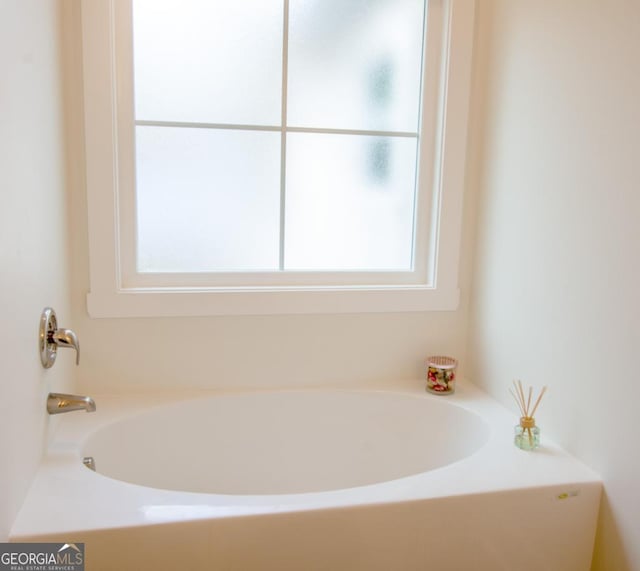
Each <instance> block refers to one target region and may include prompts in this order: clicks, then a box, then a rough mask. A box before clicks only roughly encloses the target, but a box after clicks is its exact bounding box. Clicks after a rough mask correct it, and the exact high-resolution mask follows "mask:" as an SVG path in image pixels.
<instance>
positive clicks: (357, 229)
mask: <svg viewBox="0 0 640 571" xmlns="http://www.w3.org/2000/svg"><path fill="white" fill-rule="evenodd" d="M416 148H417V142H416V139H415V138H412V137H411V138H404V137H403V138H398V137H371V136H359V135H358V136H356V135H319V134H306V133H293V134H290V135H289V137H288V142H287V195H286V218H285V221H286V225H285V268H286V269H287V270H409V269H411V267H412V238H413V211H414V188H415V173H416Z"/></svg>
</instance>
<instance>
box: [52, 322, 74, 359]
mask: <svg viewBox="0 0 640 571" xmlns="http://www.w3.org/2000/svg"><path fill="white" fill-rule="evenodd" d="M50 339H51V342H52V343H55V344H56V345H57V346H58V347H71V348H72V349H75V350H76V365H79V364H80V342H79V341H78V336H77V335H76V334H75V333H74V332H73V331H72V330H71V329H56V330H55V331H54V332H53V334H52V335H51V336H50Z"/></svg>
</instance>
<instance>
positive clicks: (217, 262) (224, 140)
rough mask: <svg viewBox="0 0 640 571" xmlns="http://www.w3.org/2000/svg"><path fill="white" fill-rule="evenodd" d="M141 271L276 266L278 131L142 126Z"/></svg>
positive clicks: (138, 143)
mask: <svg viewBox="0 0 640 571" xmlns="http://www.w3.org/2000/svg"><path fill="white" fill-rule="evenodd" d="M136 146H137V229H138V238H137V246H138V271H140V272H201V271H217V270H230V271H234V270H277V269H278V264H279V246H278V240H279V218H280V206H279V198H280V136H279V135H278V134H276V133H268V132H266V133H265V132H256V131H231V130H210V129H185V128H180V129H176V128H166V127H164V128H163V127H137V129H136Z"/></svg>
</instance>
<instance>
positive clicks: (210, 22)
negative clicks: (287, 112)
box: [133, 0, 284, 125]
mask: <svg viewBox="0 0 640 571" xmlns="http://www.w3.org/2000/svg"><path fill="white" fill-rule="evenodd" d="M283 17H284V16H283V2H282V0H232V1H231V2H230V1H228V0H134V2H133V30H134V33H133V40H134V47H133V51H134V76H135V79H134V81H135V113H136V119H138V120H143V121H176V122H195V123H232V124H246V123H249V124H257V125H267V124H274V123H279V122H280V115H281V105H282V104H281V97H282V94H281V87H282V33H283V32H282V29H283Z"/></svg>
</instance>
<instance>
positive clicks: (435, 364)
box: [427, 357, 458, 395]
mask: <svg viewBox="0 0 640 571" xmlns="http://www.w3.org/2000/svg"><path fill="white" fill-rule="evenodd" d="M427 365H428V367H429V369H428V371H427V390H428V391H429V392H432V393H434V394H437V395H449V394H451V393H453V391H454V390H455V380H456V367H457V365H458V361H456V360H455V359H454V358H453V357H429V359H428V361H427Z"/></svg>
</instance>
